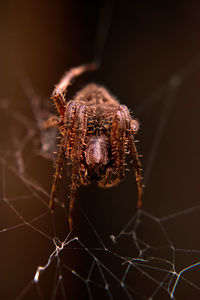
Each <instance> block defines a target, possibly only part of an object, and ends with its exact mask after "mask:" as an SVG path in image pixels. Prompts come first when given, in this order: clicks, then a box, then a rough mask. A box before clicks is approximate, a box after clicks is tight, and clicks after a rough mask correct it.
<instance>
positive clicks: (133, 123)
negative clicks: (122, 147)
mask: <svg viewBox="0 0 200 300" xmlns="http://www.w3.org/2000/svg"><path fill="white" fill-rule="evenodd" d="M131 129H132V130H133V133H134V134H135V133H137V132H138V129H139V123H138V121H137V120H132V121H131Z"/></svg>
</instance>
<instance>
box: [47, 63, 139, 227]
mask: <svg viewBox="0 0 200 300" xmlns="http://www.w3.org/2000/svg"><path fill="white" fill-rule="evenodd" d="M95 69H96V65H95V64H87V65H81V66H78V67H74V68H72V69H70V70H69V71H68V72H66V74H65V75H64V76H63V77H62V78H61V80H60V82H59V83H58V84H57V85H56V86H55V89H54V91H53V93H52V96H51V99H52V100H53V102H54V104H55V106H56V109H57V112H58V114H59V116H53V117H50V118H49V119H48V120H47V121H46V122H45V127H46V128H49V127H51V126H57V127H58V129H59V132H60V136H61V141H60V145H59V150H58V153H57V159H56V162H55V174H54V177H53V185H52V190H51V196H50V202H49V207H50V209H51V210H53V205H54V199H55V193H56V187H57V184H58V180H59V178H60V177H61V172H62V167H63V163H64V161H65V160H64V157H66V158H67V159H69V160H70V163H71V166H72V175H71V190H70V195H69V201H70V203H69V217H68V218H69V227H70V230H72V229H73V208H74V203H75V194H76V190H77V188H78V186H79V185H85V186H87V185H89V184H90V183H91V181H92V180H95V181H96V182H97V184H98V186H99V187H102V188H110V187H112V186H115V185H117V184H118V183H119V182H120V181H122V180H123V179H124V177H125V166H126V162H125V159H126V156H130V157H131V162H132V165H133V168H134V171H135V177H136V182H137V188H138V203H137V207H138V208H140V207H141V203H142V177H141V163H140V161H139V158H138V153H137V149H136V146H135V142H134V135H135V134H136V133H137V131H138V128H139V124H138V121H137V120H134V119H132V118H131V116H130V113H129V110H128V108H127V107H126V106H125V105H120V103H119V102H118V101H117V100H116V99H115V98H114V97H113V96H111V94H110V93H109V92H108V91H107V90H106V89H105V88H104V87H102V86H99V85H97V84H94V83H90V84H88V85H86V86H85V87H83V88H82V89H81V90H80V91H78V92H77V94H76V95H75V97H74V99H73V100H70V101H68V102H66V100H65V95H66V93H67V89H68V87H69V85H70V84H71V81H72V80H73V79H74V78H75V77H78V76H79V75H81V74H82V73H84V72H86V71H92V70H95Z"/></svg>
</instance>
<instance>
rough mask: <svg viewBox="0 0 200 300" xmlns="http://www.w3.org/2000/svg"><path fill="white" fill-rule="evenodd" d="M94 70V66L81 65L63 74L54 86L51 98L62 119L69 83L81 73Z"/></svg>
mask: <svg viewBox="0 0 200 300" xmlns="http://www.w3.org/2000/svg"><path fill="white" fill-rule="evenodd" d="M96 68H97V66H96V65H95V64H87V65H82V66H78V67H75V68H72V69H71V70H69V71H68V72H66V73H65V75H64V76H63V77H62V78H61V80H60V81H59V83H58V84H57V85H56V86H55V89H54V91H53V93H52V96H51V98H52V99H53V101H54V103H55V105H56V108H57V110H58V112H59V114H60V115H61V116H62V117H63V118H64V113H65V105H66V101H65V94H66V92H67V88H68V86H69V85H70V83H71V81H72V80H73V79H74V78H75V77H77V76H79V75H81V74H82V73H84V72H87V71H93V70H95V69H96Z"/></svg>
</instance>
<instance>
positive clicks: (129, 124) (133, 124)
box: [120, 105, 143, 209]
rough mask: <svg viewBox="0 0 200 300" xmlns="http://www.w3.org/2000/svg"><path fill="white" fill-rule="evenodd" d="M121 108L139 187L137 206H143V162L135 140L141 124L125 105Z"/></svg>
mask: <svg viewBox="0 0 200 300" xmlns="http://www.w3.org/2000/svg"><path fill="white" fill-rule="evenodd" d="M120 109H121V111H122V112H123V114H124V117H125V120H126V128H127V130H126V136H127V144H128V148H129V151H130V156H131V159H132V164H133V168H134V170H135V178H136V183H137V189H138V202H137V208H138V209H139V208H141V205H142V194H143V184H142V167H141V162H140V160H139V155H138V152H137V148H136V146H135V142H134V134H136V133H137V131H138V129H139V124H138V121H137V120H133V119H132V118H131V116H130V113H129V110H128V108H127V107H126V106H125V105H120Z"/></svg>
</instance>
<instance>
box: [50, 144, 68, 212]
mask: <svg viewBox="0 0 200 300" xmlns="http://www.w3.org/2000/svg"><path fill="white" fill-rule="evenodd" d="M64 153H65V139H64V138H62V140H61V143H60V148H59V151H58V156H57V160H56V170H55V174H54V177H53V185H52V189H51V196H50V201H49V208H50V210H51V211H53V209H54V207H53V206H54V198H55V192H56V188H57V184H58V180H59V178H60V177H61V172H62V165H63V156H64Z"/></svg>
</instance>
